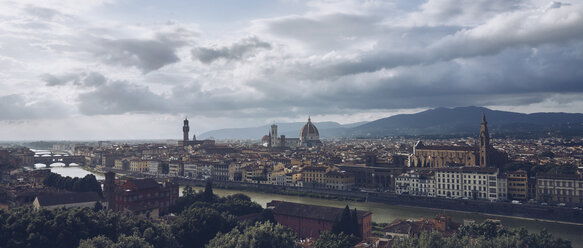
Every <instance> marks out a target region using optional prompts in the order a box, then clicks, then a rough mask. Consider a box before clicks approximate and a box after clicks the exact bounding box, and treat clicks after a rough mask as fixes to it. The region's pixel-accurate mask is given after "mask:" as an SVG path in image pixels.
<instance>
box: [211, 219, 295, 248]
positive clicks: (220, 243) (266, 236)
mask: <svg viewBox="0 0 583 248" xmlns="http://www.w3.org/2000/svg"><path fill="white" fill-rule="evenodd" d="M206 247H208V248H211V247H212V248H215V247H216V248H232V247H233V248H246V247H256V248H271V247H278V248H295V247H299V244H298V243H296V236H295V234H294V232H293V231H292V230H291V229H289V228H288V227H285V226H282V225H279V224H273V223H271V222H269V221H268V222H263V223H260V222H258V223H255V225H253V226H248V227H246V228H245V229H244V230H243V231H242V232H241V231H240V230H239V229H238V228H233V229H232V230H231V231H230V232H228V233H225V234H223V233H219V234H218V235H217V236H216V237H215V238H214V239H212V240H211V241H210V242H209V244H208V245H207V246H206Z"/></svg>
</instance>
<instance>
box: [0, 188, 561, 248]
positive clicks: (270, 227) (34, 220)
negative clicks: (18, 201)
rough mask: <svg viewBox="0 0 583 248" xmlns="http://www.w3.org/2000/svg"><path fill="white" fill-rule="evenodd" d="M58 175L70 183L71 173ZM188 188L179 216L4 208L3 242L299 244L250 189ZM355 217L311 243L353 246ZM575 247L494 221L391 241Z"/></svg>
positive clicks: (126, 246) (347, 214)
mask: <svg viewBox="0 0 583 248" xmlns="http://www.w3.org/2000/svg"><path fill="white" fill-rule="evenodd" d="M55 181H58V182H57V184H59V185H68V184H70V182H69V181H70V180H69V179H64V180H63V182H66V183H61V182H60V181H61V180H55ZM86 181H92V180H86ZM73 184H75V183H73ZM90 184H91V183H90ZM81 188H85V187H81ZM88 188H91V187H88ZM183 195H184V196H183V197H181V198H179V200H178V201H177V202H176V204H175V205H174V206H173V207H172V208H171V212H172V213H174V214H175V216H168V217H167V218H164V219H162V220H158V221H155V220H151V219H147V218H143V217H137V216H133V215H129V214H124V213H119V212H113V211H110V210H100V209H99V208H94V209H90V208H85V209H56V210H39V211H36V210H33V209H32V208H17V209H11V210H0V247H6V248H12V247H14V248H16V247H18V248H20V247H40V248H44V247H47V248H48V247H65V248H66V247H82V248H90V247H95V248H101V247H103V248H105V247H113V248H130V247H132V248H133V247H136V248H137V247H146V248H154V247H155V248H157V247H171V248H174V247H175V248H181V247H185V248H186V247H195V248H202V247H219V248H220V247H239V248H243V247H281V248H288V247H290V248H291V247H293V248H296V247H299V243H298V242H297V238H296V236H295V234H294V232H293V231H292V230H291V229H289V228H287V227H284V226H282V225H279V224H276V223H275V219H274V217H273V214H272V213H271V212H270V211H269V210H266V209H263V208H262V207H261V206H259V205H258V204H257V203H254V202H252V201H251V199H250V198H249V197H248V196H246V195H243V194H235V195H231V196H228V197H218V196H217V195H215V194H213V192H212V188H211V186H210V184H208V185H207V187H206V188H205V190H204V191H200V192H194V191H193V190H192V189H191V188H190V187H187V188H185V190H184V192H183ZM355 220H356V210H354V211H350V209H349V208H348V206H346V208H345V210H344V212H343V214H342V216H340V217H339V219H338V220H336V222H335V223H334V227H333V230H332V231H331V232H323V233H322V234H321V237H320V239H318V240H316V241H315V242H314V243H313V247H316V248H326V247H340V248H344V247H346V248H348V247H353V246H354V245H355V244H356V243H358V241H359V240H360V238H358V236H359V231H358V230H357V229H356V228H354V227H355V223H354V222H355ZM570 246H571V244H570V242H569V241H565V240H562V239H556V238H553V237H552V236H551V235H550V234H548V233H547V232H546V231H543V232H541V233H539V234H529V233H528V232H527V231H526V230H524V229H520V230H507V229H503V228H500V227H499V226H498V225H495V224H493V223H490V222H486V223H483V224H480V225H475V226H469V227H463V228H462V229H461V230H460V232H459V233H458V234H455V235H454V236H453V237H442V236H441V234H439V233H423V234H421V235H420V236H419V237H416V238H411V239H399V240H396V241H395V243H394V247H529V248H532V247H559V248H562V247H570Z"/></svg>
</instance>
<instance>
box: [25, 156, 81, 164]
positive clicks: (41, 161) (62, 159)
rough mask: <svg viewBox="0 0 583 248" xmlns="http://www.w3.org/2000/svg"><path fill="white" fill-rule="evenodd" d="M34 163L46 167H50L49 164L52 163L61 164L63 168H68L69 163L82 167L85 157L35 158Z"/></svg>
mask: <svg viewBox="0 0 583 248" xmlns="http://www.w3.org/2000/svg"><path fill="white" fill-rule="evenodd" d="M34 163H35V164H45V165H46V166H47V167H50V166H51V164H54V163H63V164H65V166H69V165H70V164H71V163H76V164H79V165H83V164H85V156H69V155H50V156H47V155H44V156H35V157H34Z"/></svg>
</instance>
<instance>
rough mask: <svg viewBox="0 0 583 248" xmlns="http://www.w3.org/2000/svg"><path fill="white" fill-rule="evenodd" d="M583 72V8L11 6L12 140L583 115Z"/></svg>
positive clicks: (6, 41)
mask: <svg viewBox="0 0 583 248" xmlns="http://www.w3.org/2000/svg"><path fill="white" fill-rule="evenodd" d="M582 68H583V3H582V2H581V1H579V0H576V1H575V0H570V1H568V2H549V1H539V0H522V1H521V0H427V1H421V0H402V1H398V0H394V1H375V0H370V1H332V0H330V1H300V0H280V1H275V0H258V1H240V0H219V1H186V0H183V1H177V0H176V1H157V0H83V1H78V0H54V1H51V0H14V1H10V0H8V1H6V0H0V140H50V139H54V140H66V139H144V138H148V139H160V138H162V139H165V138H176V139H178V138H180V137H181V125H182V122H181V120H182V119H183V118H184V117H185V116H188V118H189V119H190V120H191V130H194V132H195V133H197V134H200V133H202V132H204V131H209V130H213V129H218V128H225V127H247V126H255V125H263V124H268V123H272V122H287V121H305V119H307V116H308V115H311V116H312V120H314V121H337V122H340V123H350V122H357V121H363V120H374V119H377V118H381V117H386V116H390V115H394V114H398V113H412V112H417V111H420V110H424V109H428V108H434V107H439V106H445V107H453V106H470V105H475V106H487V107H490V108H494V109H501V110H512V111H518V112H526V113H531V112H549V111H561V112H579V113H580V112H583V69H582ZM266 132H267V130H266Z"/></svg>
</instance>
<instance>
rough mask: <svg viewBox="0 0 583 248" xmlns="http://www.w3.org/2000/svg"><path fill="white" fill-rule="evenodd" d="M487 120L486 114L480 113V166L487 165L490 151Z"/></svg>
mask: <svg viewBox="0 0 583 248" xmlns="http://www.w3.org/2000/svg"><path fill="white" fill-rule="evenodd" d="M487 125H488V122H487V121H486V114H484V113H482V126H481V128H480V167H488V166H489V165H490V161H489V156H488V155H489V154H488V153H489V151H490V134H488V126H487Z"/></svg>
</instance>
